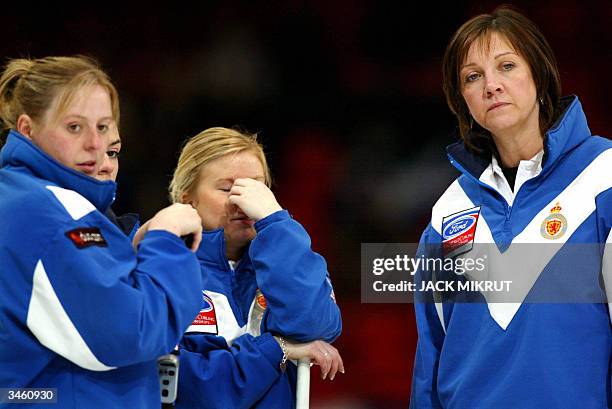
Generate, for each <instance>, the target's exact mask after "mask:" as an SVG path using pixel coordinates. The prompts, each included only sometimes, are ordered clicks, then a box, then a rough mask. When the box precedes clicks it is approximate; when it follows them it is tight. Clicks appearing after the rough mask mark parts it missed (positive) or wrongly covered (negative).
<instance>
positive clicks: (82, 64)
mask: <svg viewBox="0 0 612 409" xmlns="http://www.w3.org/2000/svg"><path fill="white" fill-rule="evenodd" d="M94 85H100V86H102V87H103V88H104V89H106V90H107V91H108V94H109V97H110V100H111V109H112V113H113V119H114V120H115V122H116V123H117V127H119V95H118V93H117V89H116V88H115V86H114V85H113V83H112V82H111V81H110V78H109V77H108V75H107V74H106V73H105V72H104V71H102V69H101V68H100V66H99V64H98V62H97V61H96V60H94V59H93V58H90V57H86V56H82V55H75V56H71V57H45V58H37V59H28V58H16V59H12V60H9V62H8V63H7V64H6V67H5V69H4V72H3V73H2V76H0V120H1V121H2V126H3V128H4V129H9V128H13V129H15V128H16V126H17V119H18V118H19V116H20V115H21V114H26V115H28V116H29V117H31V118H32V120H33V121H34V122H38V123H40V121H42V119H43V117H44V116H45V114H46V113H47V111H48V110H49V109H50V108H51V105H52V104H53V102H54V101H55V98H58V100H57V102H58V104H57V111H56V112H55V117H54V118H50V119H51V120H52V121H53V120H57V117H59V116H60V115H61V114H63V113H64V112H65V111H66V109H68V106H70V104H71V103H72V101H73V99H74V97H75V94H76V93H77V92H78V91H79V90H80V89H81V88H83V87H88V86H94Z"/></svg>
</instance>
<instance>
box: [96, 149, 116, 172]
mask: <svg viewBox="0 0 612 409" xmlns="http://www.w3.org/2000/svg"><path fill="white" fill-rule="evenodd" d="M102 158H103V159H102V164H101V165H100V170H99V171H98V175H101V176H107V175H110V174H111V173H112V171H113V163H112V161H111V159H110V158H109V157H108V155H107V154H104V156H103V157H102Z"/></svg>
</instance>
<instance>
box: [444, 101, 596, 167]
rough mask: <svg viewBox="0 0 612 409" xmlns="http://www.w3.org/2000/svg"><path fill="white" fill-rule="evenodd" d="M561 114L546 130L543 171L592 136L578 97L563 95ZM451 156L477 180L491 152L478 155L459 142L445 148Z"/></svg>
mask: <svg viewBox="0 0 612 409" xmlns="http://www.w3.org/2000/svg"><path fill="white" fill-rule="evenodd" d="M560 107H561V111H562V113H561V115H559V118H557V121H556V122H555V124H554V125H553V126H552V127H551V128H550V129H549V130H548V131H547V132H546V136H545V144H544V159H543V164H542V172H543V173H544V172H547V171H548V170H549V169H551V168H552V167H554V166H555V164H556V163H557V161H558V160H559V158H560V157H562V156H563V155H564V154H566V153H567V152H569V151H570V150H572V149H573V148H575V147H576V146H578V145H580V144H581V143H582V142H583V141H584V140H585V139H586V138H588V137H589V136H591V131H590V129H589V127H588V125H587V121H586V117H585V115H584V112H583V110H582V105H581V104H580V101H579V100H578V97H577V96H575V95H571V96H568V97H564V98H561V101H560ZM446 152H447V155H448V158H449V160H450V162H451V164H453V166H456V167H457V168H458V169H459V171H461V172H462V173H467V174H470V175H472V176H474V177H475V178H476V179H479V178H480V175H481V174H482V172H484V170H485V169H486V168H487V167H488V166H489V165H490V163H491V154H490V153H486V154H484V155H476V154H474V153H472V152H470V151H468V150H467V148H466V147H465V145H464V144H463V142H456V143H454V144H452V145H449V146H448V147H447V148H446Z"/></svg>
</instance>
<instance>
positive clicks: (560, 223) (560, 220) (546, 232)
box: [540, 203, 567, 240]
mask: <svg viewBox="0 0 612 409" xmlns="http://www.w3.org/2000/svg"><path fill="white" fill-rule="evenodd" d="M561 209H562V208H561V206H559V203H557V204H556V205H555V207H553V208H552V209H550V214H549V215H548V216H546V218H545V219H544V221H543V222H542V226H541V227H540V234H542V237H544V238H545V239H548V240H557V239H558V238H560V237H562V236H563V235H564V234H565V231H566V230H567V219H566V218H565V216H563V215H562V214H561Z"/></svg>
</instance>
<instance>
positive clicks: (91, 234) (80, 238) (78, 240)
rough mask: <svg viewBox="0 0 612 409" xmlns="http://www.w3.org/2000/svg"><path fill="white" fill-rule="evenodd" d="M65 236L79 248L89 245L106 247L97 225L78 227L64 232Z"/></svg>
mask: <svg viewBox="0 0 612 409" xmlns="http://www.w3.org/2000/svg"><path fill="white" fill-rule="evenodd" d="M66 237H68V238H69V239H70V241H72V243H74V245H75V246H77V248H79V249H84V248H85V247H90V246H100V247H107V246H108V243H107V242H106V240H105V239H104V236H102V232H100V229H99V228H97V227H80V228H78V229H74V230H70V231H67V232H66Z"/></svg>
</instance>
